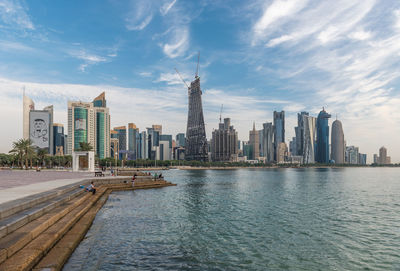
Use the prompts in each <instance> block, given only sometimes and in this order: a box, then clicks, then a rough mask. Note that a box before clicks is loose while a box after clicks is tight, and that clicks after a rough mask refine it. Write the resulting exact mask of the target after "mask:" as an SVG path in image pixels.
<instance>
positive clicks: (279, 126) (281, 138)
mask: <svg viewBox="0 0 400 271" xmlns="http://www.w3.org/2000/svg"><path fill="white" fill-rule="evenodd" d="M281 142H285V111H281V112H277V111H274V147H275V154H274V156H275V157H274V158H275V161H276V160H277V156H276V155H277V151H278V146H279V143H281Z"/></svg>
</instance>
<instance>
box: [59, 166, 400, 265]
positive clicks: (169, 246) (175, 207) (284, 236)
mask: <svg viewBox="0 0 400 271" xmlns="http://www.w3.org/2000/svg"><path fill="white" fill-rule="evenodd" d="M399 173H400V170H399V169H395V168H377V169H369V168H340V169H330V168H321V169H238V170H192V171H177V170H171V171H165V172H163V175H165V176H166V178H167V179H168V180H171V181H173V182H175V183H178V186H177V187H167V188H163V189H155V190H142V191H140V190H139V191H134V192H132V191H122V192H116V193H113V194H112V195H111V196H110V198H109V200H108V202H107V203H106V204H105V205H104V207H103V209H102V210H101V211H100V212H99V213H98V215H97V217H96V219H95V221H94V224H93V226H92V227H91V229H90V231H89V232H88V234H87V236H86V238H85V239H84V241H83V242H82V243H81V244H80V246H79V247H78V248H77V250H76V251H75V252H74V254H73V255H72V257H71V258H70V260H69V261H68V263H67V265H66V266H65V268H64V270H266V269H270V270H271V269H272V270H276V269H278V270H279V269H288V270H299V269H300V270H360V269H365V270H399V269H400V256H399V244H400V231H399V228H400V215H399V210H400V180H399V178H398V176H399Z"/></svg>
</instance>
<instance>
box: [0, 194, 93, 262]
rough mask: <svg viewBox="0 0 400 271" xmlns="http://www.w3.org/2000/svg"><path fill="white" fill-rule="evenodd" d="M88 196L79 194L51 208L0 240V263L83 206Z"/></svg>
mask: <svg viewBox="0 0 400 271" xmlns="http://www.w3.org/2000/svg"><path fill="white" fill-rule="evenodd" d="M90 196H91V193H86V194H82V193H81V194H80V196H79V195H78V197H77V198H72V199H70V200H69V201H67V202H64V203H62V204H61V205H60V206H58V207H55V208H53V209H52V210H50V211H48V212H47V213H46V214H43V215H42V216H40V217H39V218H37V219H34V220H32V221H31V222H28V223H26V224H25V225H24V226H22V227H20V228H18V229H16V230H15V231H13V232H12V233H10V234H7V235H6V236H4V237H3V238H0V263H2V262H4V261H5V260H6V259H8V258H10V257H11V256H12V255H14V254H15V253H16V252H17V251H19V250H20V249H21V248H23V247H24V246H25V245H26V244H28V243H29V242H30V241H32V240H33V239H35V238H36V237H37V236H38V235H40V234H41V233H42V232H43V231H45V230H47V229H48V228H49V227H51V226H52V225H53V224H54V223H56V222H57V221H58V220H60V219H61V218H62V217H64V216H65V215H67V214H68V213H69V212H71V211H72V210H74V209H75V208H76V207H78V206H79V205H81V204H83V203H84V202H85V201H87V200H88V199H89V198H90Z"/></svg>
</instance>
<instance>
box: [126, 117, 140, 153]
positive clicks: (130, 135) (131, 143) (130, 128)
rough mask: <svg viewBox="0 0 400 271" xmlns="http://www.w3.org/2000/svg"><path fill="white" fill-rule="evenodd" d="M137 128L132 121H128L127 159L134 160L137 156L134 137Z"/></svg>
mask: <svg viewBox="0 0 400 271" xmlns="http://www.w3.org/2000/svg"><path fill="white" fill-rule="evenodd" d="M138 133H139V129H138V128H137V127H136V125H135V124H134V123H128V160H135V159H136V157H137V150H136V138H137V134H138Z"/></svg>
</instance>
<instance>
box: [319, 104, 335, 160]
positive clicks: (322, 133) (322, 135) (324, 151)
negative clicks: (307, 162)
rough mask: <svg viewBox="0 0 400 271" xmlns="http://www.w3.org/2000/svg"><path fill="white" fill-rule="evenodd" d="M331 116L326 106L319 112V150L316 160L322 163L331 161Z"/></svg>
mask: <svg viewBox="0 0 400 271" xmlns="http://www.w3.org/2000/svg"><path fill="white" fill-rule="evenodd" d="M330 117H331V115H330V114H328V113H327V112H326V111H325V109H324V108H322V111H321V112H319V114H318V118H317V146H316V147H317V152H316V157H315V161H316V162H318V163H322V164H328V163H329V124H328V120H329V118H330Z"/></svg>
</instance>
